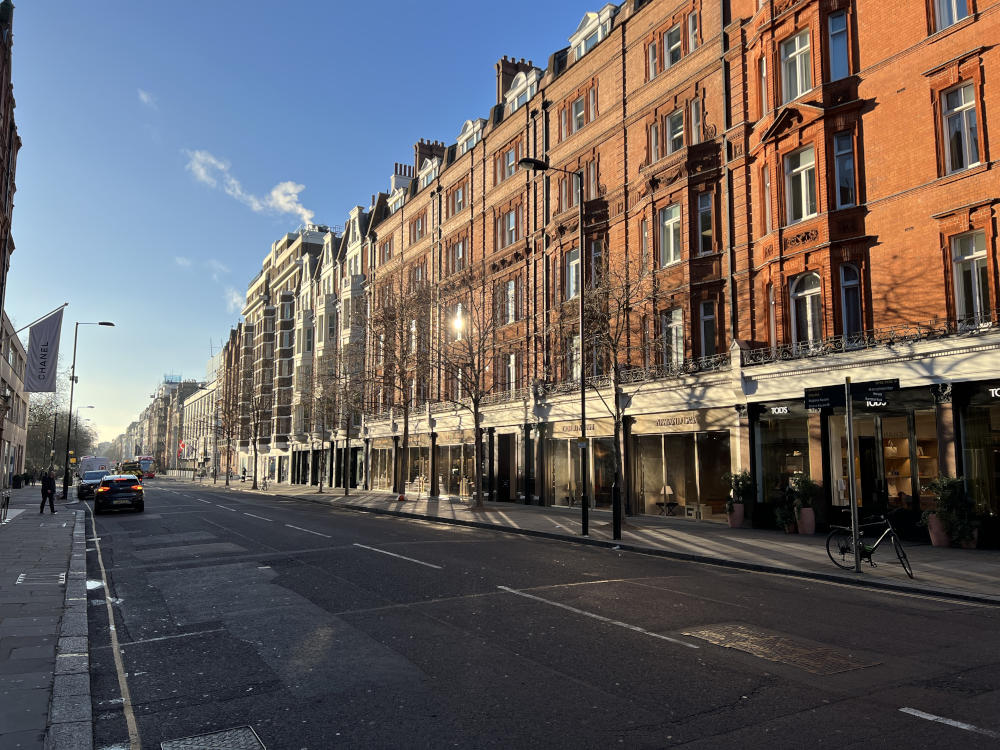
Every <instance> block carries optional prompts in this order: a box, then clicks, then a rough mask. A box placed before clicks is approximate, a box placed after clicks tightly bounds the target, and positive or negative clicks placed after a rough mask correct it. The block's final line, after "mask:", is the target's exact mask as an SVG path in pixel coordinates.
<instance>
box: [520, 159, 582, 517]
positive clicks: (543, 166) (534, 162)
mask: <svg viewBox="0 0 1000 750" xmlns="http://www.w3.org/2000/svg"><path fill="white" fill-rule="evenodd" d="M517 165H518V166H519V167H521V168H522V169H530V170H532V171H533V172H545V171H547V170H551V171H553V172H562V173H563V174H568V175H573V177H575V178H576V187H577V194H576V204H577V208H578V211H577V221H578V224H579V230H580V231H579V235H580V236H579V243H580V286H579V289H578V290H577V294H579V296H580V323H579V327H580V334H579V341H580V351H579V357H578V358H579V362H580V441H579V443H578V445H579V448H580V513H581V516H580V534H581V535H582V536H588V534H589V526H590V516H589V514H590V507H589V505H588V501H587V368H586V367H585V366H584V361H583V360H584V357H583V351H584V335H583V334H584V306H583V290H584V287H585V285H586V283H587V251H586V247H585V243H586V238H585V233H584V229H583V170H582V169H580V170H576V171H572V170H569V169H561V168H559V167H553V166H551V165H550V164H549V163H548V162H547V161H543V160H542V159H530V158H524V159H521V160H520V161H518V163H517Z"/></svg>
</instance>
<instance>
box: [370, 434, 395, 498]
mask: <svg viewBox="0 0 1000 750" xmlns="http://www.w3.org/2000/svg"><path fill="white" fill-rule="evenodd" d="M382 440H383V439H381V438H380V439H378V440H377V441H375V443H374V446H373V447H372V449H371V457H370V459H369V461H370V466H371V468H370V471H371V487H372V489H373V490H392V441H391V440H388V441H385V442H382Z"/></svg>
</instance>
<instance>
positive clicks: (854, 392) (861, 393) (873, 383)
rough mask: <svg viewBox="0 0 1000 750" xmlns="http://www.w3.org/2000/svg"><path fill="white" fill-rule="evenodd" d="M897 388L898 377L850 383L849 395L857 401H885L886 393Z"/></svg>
mask: <svg viewBox="0 0 1000 750" xmlns="http://www.w3.org/2000/svg"><path fill="white" fill-rule="evenodd" d="M898 390H899V378H892V379H891V380H865V381H862V382H860V383H851V396H853V397H854V398H856V399H858V400H859V401H886V400H887V399H886V394H887V393H889V392H890V391H898Z"/></svg>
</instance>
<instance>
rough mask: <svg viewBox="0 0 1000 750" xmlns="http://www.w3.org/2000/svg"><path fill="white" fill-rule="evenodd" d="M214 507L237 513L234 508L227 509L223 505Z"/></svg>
mask: <svg viewBox="0 0 1000 750" xmlns="http://www.w3.org/2000/svg"><path fill="white" fill-rule="evenodd" d="M215 507H216V508H222V509H223V510H231V511H232V512H233V513H237V512H238V511H237V510H236V508H227V507H226V506H225V505H219V504H218V503H216V504H215Z"/></svg>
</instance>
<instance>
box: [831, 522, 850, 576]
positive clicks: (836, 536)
mask: <svg viewBox="0 0 1000 750" xmlns="http://www.w3.org/2000/svg"><path fill="white" fill-rule="evenodd" d="M826 554H828V555H829V556H830V559H831V560H833V564H834V565H836V566H837V567H838V568H843V569H844V570H854V535H853V534H852V533H851V530H850V529H834V530H833V531H831V532H830V536H828V537H827V538H826Z"/></svg>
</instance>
